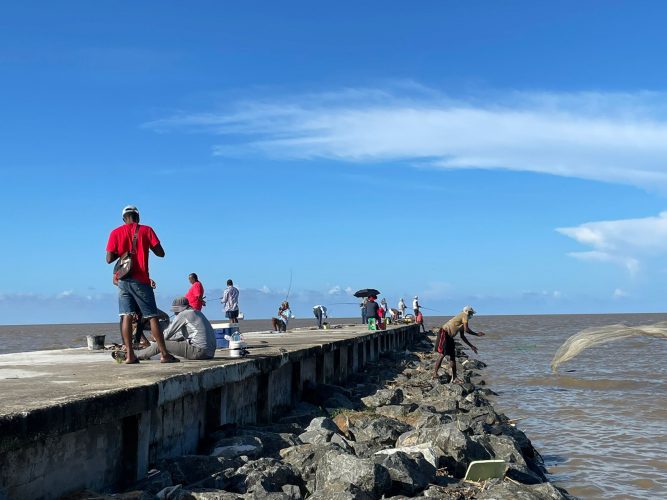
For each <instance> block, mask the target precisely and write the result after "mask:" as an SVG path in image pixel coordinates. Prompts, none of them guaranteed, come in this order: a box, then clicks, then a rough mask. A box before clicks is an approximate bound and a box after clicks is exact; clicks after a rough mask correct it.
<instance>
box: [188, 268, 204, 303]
mask: <svg viewBox="0 0 667 500" xmlns="http://www.w3.org/2000/svg"><path fill="white" fill-rule="evenodd" d="M188 281H189V282H190V285H191V286H190V289H189V290H188V293H186V294H185V297H186V298H187V299H188V302H189V303H190V307H192V308H193V309H194V310H195V311H201V308H202V307H204V306H205V305H206V301H205V300H204V285H202V284H201V281H199V278H198V277H197V274H196V273H190V274H189V275H188Z"/></svg>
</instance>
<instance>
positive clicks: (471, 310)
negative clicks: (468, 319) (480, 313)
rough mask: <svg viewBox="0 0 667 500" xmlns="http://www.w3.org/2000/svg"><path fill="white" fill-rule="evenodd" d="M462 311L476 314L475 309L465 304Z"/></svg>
mask: <svg viewBox="0 0 667 500" xmlns="http://www.w3.org/2000/svg"><path fill="white" fill-rule="evenodd" d="M463 312H464V313H468V314H476V313H475V310H474V309H473V308H472V306H465V307H464V308H463Z"/></svg>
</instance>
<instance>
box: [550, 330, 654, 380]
mask: <svg viewBox="0 0 667 500" xmlns="http://www.w3.org/2000/svg"><path fill="white" fill-rule="evenodd" d="M630 337H654V338H660V339H665V338H667V321H661V322H660V323H654V324H652V325H639V326H628V325H623V324H618V325H607V326H596V327H592V328H586V329H585V330H582V331H580V332H579V333H577V334H575V335H572V336H571V337H570V338H568V339H567V340H566V341H565V342H564V343H563V345H562V346H560V347H559V348H558V350H557V351H556V354H555V355H554V358H553V360H551V371H552V372H553V373H556V372H557V371H558V366H559V365H560V364H562V363H565V362H566V361H569V360H570V359H572V358H574V357H575V356H576V355H578V354H579V353H580V352H582V351H583V350H584V349H588V348H589V347H593V346H597V345H602V344H606V343H607V342H614V341H616V340H623V339H627V338H630Z"/></svg>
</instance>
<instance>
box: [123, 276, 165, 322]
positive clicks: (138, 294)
mask: <svg viewBox="0 0 667 500" xmlns="http://www.w3.org/2000/svg"><path fill="white" fill-rule="evenodd" d="M118 312H119V313H120V315H121V316H125V315H127V314H131V313H141V315H142V316H143V317H144V318H145V319H148V318H154V317H155V316H158V315H159V313H158V310H157V305H156V304H155V293H154V292H153V289H152V288H151V286H150V285H147V284H145V283H141V282H139V281H137V280H119V281H118Z"/></svg>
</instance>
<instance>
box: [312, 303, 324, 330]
mask: <svg viewBox="0 0 667 500" xmlns="http://www.w3.org/2000/svg"><path fill="white" fill-rule="evenodd" d="M313 314H314V315H315V320H316V321H317V328H319V329H320V330H321V329H322V322H323V320H325V319H327V308H326V307H324V306H322V305H319V304H318V305H316V306H314V307H313Z"/></svg>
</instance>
